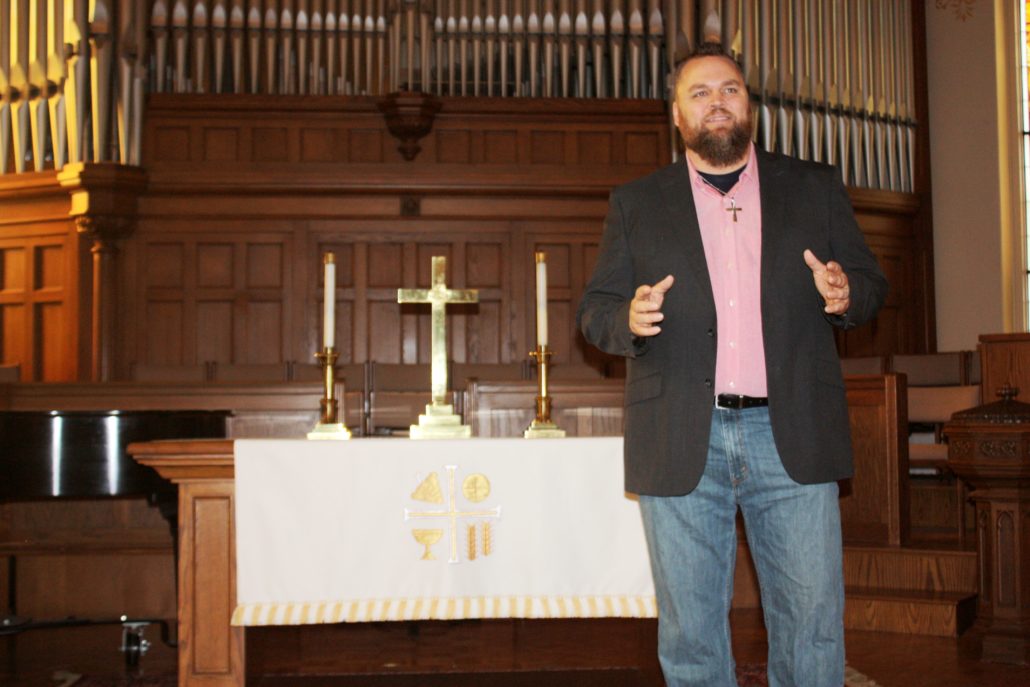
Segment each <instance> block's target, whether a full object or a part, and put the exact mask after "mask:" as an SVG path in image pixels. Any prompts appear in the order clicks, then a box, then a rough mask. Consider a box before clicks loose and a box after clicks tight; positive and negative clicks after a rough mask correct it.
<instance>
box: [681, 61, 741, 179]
mask: <svg viewBox="0 0 1030 687" xmlns="http://www.w3.org/2000/svg"><path fill="white" fill-rule="evenodd" d="M672 118H673V122H675V124H676V128H677V129H679V132H680V134H681V135H682V136H683V141H684V143H686V146H687V149H688V150H692V151H694V152H695V153H697V154H698V155H699V156H700V157H701V159H703V160H705V161H706V162H708V163H709V164H710V165H712V166H714V167H728V166H731V165H735V164H738V163H740V164H742V163H743V162H744V161H745V160H746V158H747V150H748V145H749V144H750V142H751V105H750V103H749V102H748V97H747V88H746V87H745V86H744V82H743V80H742V79H741V76H740V70H738V69H737V67H736V65H734V64H733V63H732V62H730V61H729V60H728V59H726V58H724V57H715V56H712V57H698V58H695V59H693V60H691V61H690V62H688V63H687V64H686V65H685V66H684V67H683V70H682V71H681V72H680V75H679V79H678V80H677V81H676V102H675V105H674V107H673V108H672Z"/></svg>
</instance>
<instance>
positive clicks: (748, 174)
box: [683, 141, 758, 188]
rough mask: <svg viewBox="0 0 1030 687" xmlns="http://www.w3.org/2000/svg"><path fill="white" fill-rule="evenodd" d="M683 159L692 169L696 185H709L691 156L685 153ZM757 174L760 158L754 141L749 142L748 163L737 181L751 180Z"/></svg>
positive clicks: (692, 180) (701, 186)
mask: <svg viewBox="0 0 1030 687" xmlns="http://www.w3.org/2000/svg"><path fill="white" fill-rule="evenodd" d="M683 159H684V160H686V162H687V169H689V170H690V180H691V182H692V183H693V184H694V186H697V187H699V188H705V187H707V186H708V184H706V183H705V182H704V180H703V178H702V176H701V173H700V172H698V171H697V167H695V166H694V163H693V162H691V161H690V156H689V155H687V154H686V153H684V154H683ZM757 174H758V159H757V156H756V155H755V144H754V141H752V142H751V143H750V144H748V149H747V164H746V165H744V170H743V171H742V172H741V173H740V179H739V180H738V181H737V183H738V184H740V183H741V182H743V181H749V180H751V179H753V178H755V177H756V176H757Z"/></svg>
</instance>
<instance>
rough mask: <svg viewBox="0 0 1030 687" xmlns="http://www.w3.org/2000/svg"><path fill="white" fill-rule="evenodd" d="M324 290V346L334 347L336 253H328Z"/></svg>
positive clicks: (325, 259)
mask: <svg viewBox="0 0 1030 687" xmlns="http://www.w3.org/2000/svg"><path fill="white" fill-rule="evenodd" d="M324 262H325V276H324V278H323V281H324V282H325V284H324V289H325V290H324V291H323V298H322V323H323V326H324V329H323V330H322V346H323V347H324V348H332V347H333V346H334V345H335V344H336V255H334V254H333V253H326V254H325V258H324Z"/></svg>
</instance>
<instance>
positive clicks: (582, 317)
mask: <svg viewBox="0 0 1030 687" xmlns="http://www.w3.org/2000/svg"><path fill="white" fill-rule="evenodd" d="M629 246H630V243H629V237H628V227H627V222H626V217H625V213H624V211H623V205H622V201H621V199H620V198H619V194H618V191H617V190H616V191H615V192H613V193H612V194H611V196H610V197H609V199H608V215H607V217H605V220H604V233H603V234H602V236H601V246H600V251H599V252H598V257H597V264H596V265H595V266H594V272H593V274H592V275H591V277H590V281H589V283H588V284H587V287H586V291H585V292H584V294H583V299H582V300H581V301H580V303H579V309H578V311H577V312H576V322H577V325H578V327H579V329H580V331H582V332H583V336H584V337H586V340H587V341H588V342H589V343H591V344H593V345H594V346H596V347H597V348H599V349H601V350H602V351H604V352H605V353H611V354H612V355H621V356H625V357H628V358H635V357H637V356H639V355H641V354H642V353H643V352H644V351H645V350H646V349H647V340H646V339H644V338H642V337H638V336H634V334H633V332H631V331H630V329H629V304H630V301H631V300H633V295H634V293H636V285H635V284H634V277H633V257H632V254H631V252H630V247H629Z"/></svg>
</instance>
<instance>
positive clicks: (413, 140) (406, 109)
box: [378, 91, 441, 162]
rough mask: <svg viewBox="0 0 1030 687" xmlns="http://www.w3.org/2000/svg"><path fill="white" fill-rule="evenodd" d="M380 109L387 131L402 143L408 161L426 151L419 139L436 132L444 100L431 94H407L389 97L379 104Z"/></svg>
mask: <svg viewBox="0 0 1030 687" xmlns="http://www.w3.org/2000/svg"><path fill="white" fill-rule="evenodd" d="M378 107H379V111H380V112H382V113H383V118H384V119H385V120H386V128H387V129H389V130H390V133H391V134H393V137H394V138H396V139H397V140H398V141H400V142H401V144H400V145H399V146H397V150H399V151H400V152H401V155H403V156H404V159H405V160H408V161H409V162H410V161H411V160H414V159H415V156H416V155H418V153H419V151H420V150H422V147H421V146H420V145H419V144H418V141H419V139H421V138H422V137H424V136H425V135H426V134H428V133H429V132H430V131H432V129H433V119H434V118H435V117H436V113H437V112H439V111H440V107H441V103H440V101H439V100H438V99H437V98H435V97H434V96H433V95H431V94H429V93H421V92H410V91H403V92H400V93H391V94H389V95H388V96H386V97H385V98H383V99H382V100H380V101H379V103H378Z"/></svg>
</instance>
